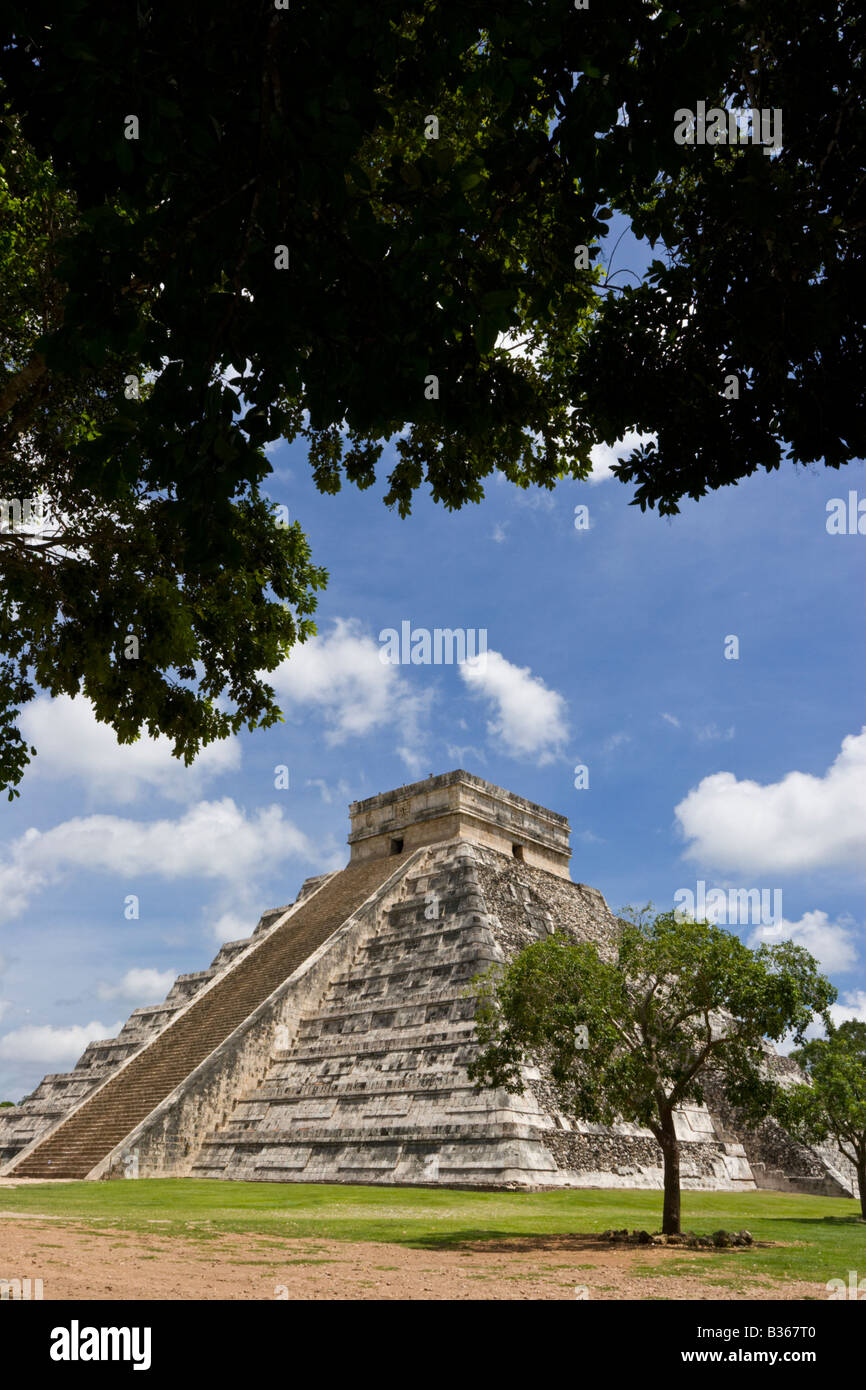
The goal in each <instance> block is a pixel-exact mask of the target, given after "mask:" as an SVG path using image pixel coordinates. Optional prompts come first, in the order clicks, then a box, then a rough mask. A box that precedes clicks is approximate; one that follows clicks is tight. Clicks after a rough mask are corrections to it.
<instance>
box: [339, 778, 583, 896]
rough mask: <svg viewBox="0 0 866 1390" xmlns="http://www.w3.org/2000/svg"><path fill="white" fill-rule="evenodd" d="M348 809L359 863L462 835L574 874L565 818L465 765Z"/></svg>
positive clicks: (355, 858)
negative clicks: (477, 775) (466, 768)
mask: <svg viewBox="0 0 866 1390" xmlns="http://www.w3.org/2000/svg"><path fill="white" fill-rule="evenodd" d="M349 815H350V816H351V819H352V830H351V834H350V835H349V844H350V845H351V847H352V858H351V862H353V863H355V862H357V861H358V860H362V859H381V858H384V857H385V856H386V855H391V854H403V853H406V852H409V851H411V850H414V849H419V848H420V847H421V846H422V845H432V844H436V843H438V842H439V841H442V840H457V839H461V840H469V841H471V842H472V843H473V844H476V845H484V846H486V847H487V848H489V849H495V850H498V851H499V852H500V854H510V855H512V856H513V857H514V858H515V859H520V860H522V861H523V862H524V863H527V864H532V865H534V866H535V867H536V868H539V869H546V870H547V872H548V873H551V874H557V875H558V876H559V877H560V878H570V874H569V868H568V862H569V860H570V858H571V850H570V848H569V843H568V836H569V824H568V821H567V819H566V817H565V816H560V815H558V814H557V813H556V811H548V809H547V808H546V807H545V806H538V805H536V803H535V802H534V801H527V800H526V798H525V797H523V796H517V795H516V794H515V793H514V792H509V791H506V790H505V789H504V787H497V786H495V785H494V784H493V783H492V782H486V781H485V780H484V778H483V777H475V776H473V775H472V773H471V772H464V771H463V770H462V769H458V770H457V771H456V772H444V773H442V774H441V775H440V776H439V777H432V776H431V777H427V778H426V779H425V780H424V781H423V782H411V783H410V784H409V785H408V786H405V787H398V788H396V789H395V790H394V791H390V792H382V793H380V795H379V796H370V797H367V799H366V800H365V801H353V802H352V804H351V805H350V807H349Z"/></svg>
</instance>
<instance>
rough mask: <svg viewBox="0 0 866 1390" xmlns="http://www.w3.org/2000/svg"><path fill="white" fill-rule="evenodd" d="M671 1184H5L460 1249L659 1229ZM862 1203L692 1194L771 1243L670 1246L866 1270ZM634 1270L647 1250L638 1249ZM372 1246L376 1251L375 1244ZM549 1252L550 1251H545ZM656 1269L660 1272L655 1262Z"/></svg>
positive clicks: (123, 1217)
mask: <svg viewBox="0 0 866 1390" xmlns="http://www.w3.org/2000/svg"><path fill="white" fill-rule="evenodd" d="M661 1207H662V1194H661V1192H656V1191H652V1192H646V1191H623V1190H621V1189H618V1190H614V1191H586V1190H577V1191H575V1190H572V1191H569V1192H457V1191H449V1190H445V1189H441V1188H400V1187H391V1188H388V1187H350V1186H346V1187H342V1186H330V1185H319V1184H312V1183H291V1184H281V1183H279V1184H278V1183H245V1182H219V1181H207V1180H200V1179H187V1178H176V1179H166V1178H143V1179H139V1180H138V1181H130V1182H93V1183H90V1182H81V1183H68V1184H67V1183H63V1184H59V1183H58V1184H46V1185H45V1186H38V1187H37V1186H33V1187H30V1186H27V1187H18V1188H0V1210H4V1211H8V1212H10V1213H11V1212H18V1211H20V1212H32V1213H40V1214H43V1215H45V1216H52V1217H59V1218H62V1219H63V1220H64V1222H68V1223H70V1224H73V1225H82V1224H83V1225H85V1226H87V1227H88V1228H89V1229H90V1230H98V1229H99V1226H100V1225H105V1226H108V1227H111V1228H113V1229H118V1228H120V1229H125V1230H141V1231H147V1232H148V1233H149V1234H151V1235H156V1234H158V1235H160V1236H167V1237H169V1238H170V1237H171V1236H173V1235H182V1236H183V1237H184V1238H185V1239H187V1240H188V1239H190V1238H197V1239H200V1240H204V1241H207V1240H208V1239H213V1238H214V1237H217V1236H219V1235H222V1234H223V1233H225V1232H234V1233H240V1234H243V1233H249V1234H250V1235H256V1236H258V1237H261V1236H270V1237H279V1238H283V1237H293V1236H294V1237H297V1236H307V1237H310V1236H311V1237H319V1238H329V1239H332V1240H334V1239H336V1240H354V1241H370V1242H371V1243H376V1242H393V1243H396V1244H401V1245H408V1246H413V1247H415V1248H416V1249H428V1250H433V1249H446V1248H448V1249H451V1250H453V1251H458V1250H459V1248H460V1247H461V1245H463V1244H465V1243H466V1242H468V1241H478V1240H484V1241H492V1242H495V1241H499V1240H501V1241H502V1242H503V1253H504V1251H505V1248H506V1246H507V1238H508V1237H523V1238H524V1239H525V1238H527V1237H532V1236H550V1235H570V1234H576V1233H580V1234H586V1233H592V1232H598V1231H603V1230H606V1229H607V1228H608V1227H611V1226H613V1227H623V1226H627V1227H629V1229H632V1228H637V1229H646V1230H648V1231H655V1230H658V1228H659V1225H660V1221H661ZM858 1217H859V1204H858V1203H855V1202H854V1201H850V1200H848V1201H846V1200H844V1199H835V1198H821V1197H799V1196H789V1195H787V1194H781V1193H777V1192H742V1193H729V1192H684V1193H683V1222H682V1225H683V1230H694V1231H696V1232H697V1233H698V1234H699V1235H710V1234H711V1233H712V1232H713V1231H715V1230H718V1229H719V1228H720V1227H724V1228H725V1229H726V1230H739V1229H740V1228H742V1227H746V1228H747V1229H748V1230H750V1231H751V1232H752V1234H753V1236H754V1237H755V1238H756V1240H767V1241H775V1242H777V1244H776V1246H775V1247H774V1248H772V1249H762V1248H758V1249H749V1248H746V1249H737V1250H719V1251H716V1250H713V1251H677V1252H676V1253H674V1252H670V1253H669V1254H666V1257H665V1261H664V1270H665V1271H666V1272H667V1271H669V1272H670V1273H671V1274H682V1273H684V1272H688V1273H692V1274H694V1273H706V1274H707V1275H708V1276H712V1278H713V1279H714V1280H716V1281H718V1279H719V1276H720V1275H722V1276H724V1275H725V1274H729V1275H730V1276H731V1277H733V1278H735V1279H736V1280H737V1282H741V1280H742V1277H743V1275H746V1276H748V1277H749V1281H750V1282H754V1283H755V1285H756V1288H755V1292H756V1294H757V1295H758V1296H760V1282H761V1276H765V1277H766V1278H767V1279H768V1280H770V1281H772V1280H774V1279H805V1280H815V1281H820V1282H821V1283H822V1284H823V1283H825V1282H826V1280H827V1279H831V1278H842V1279H845V1280H847V1277H848V1271H849V1270H852V1269H853V1270H857V1271H859V1277H861V1278H862V1277H863V1276H866V1224H864V1223H862V1222H859V1221H858V1219H857V1218H858ZM633 1253H634V1272H635V1273H640V1272H642V1271H644V1270H645V1272H646V1273H650V1272H651V1267H650V1266H648V1265H646V1263H645V1261H646V1253H645V1250H642V1249H640V1248H635V1249H634V1252H633ZM371 1254H372V1252H371ZM539 1258H540V1259H541V1258H543V1253H542V1252H541V1251H539ZM654 1272H655V1273H656V1275H658V1273H659V1272H660V1271H659V1268H658V1265H655V1269H654Z"/></svg>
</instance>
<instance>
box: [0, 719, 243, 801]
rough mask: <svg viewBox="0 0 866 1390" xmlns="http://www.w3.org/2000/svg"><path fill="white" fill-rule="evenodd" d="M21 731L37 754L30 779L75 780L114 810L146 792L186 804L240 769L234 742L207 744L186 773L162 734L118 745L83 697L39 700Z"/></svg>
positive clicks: (222, 741)
mask: <svg viewBox="0 0 866 1390" xmlns="http://www.w3.org/2000/svg"><path fill="white" fill-rule="evenodd" d="M21 729H22V732H23V734H24V737H25V738H26V739H27V740H28V742H29V743H32V744H34V745H35V747H36V748H37V750H38V753H39V756H38V757H37V758H36V759H35V761H34V763H33V769H32V771H33V775H34V776H37V777H38V776H42V777H51V778H55V779H56V778H66V777H74V778H77V779H78V780H79V781H81V782H82V783H84V784H85V785H86V786H87V787H88V789H89V790H90V791H92V792H95V793H98V794H99V795H100V796H103V797H105V798H107V799H108V800H109V801H112V802H114V803H115V804H118V805H126V804H128V803H129V802H131V801H135V800H136V798H138V797H139V796H141V795H142V793H143V792H145V791H147V790H149V789H150V790H154V791H157V792H160V793H161V794H162V795H163V796H167V797H170V798H171V799H173V800H188V799H191V798H192V797H194V796H197V795H200V794H201V790H202V787H203V785H204V783H205V782H207V781H208V780H209V779H211V778H213V777H218V776H221V775H222V774H223V773H227V772H236V771H237V769H238V768H239V767H240V764H241V750H240V745H239V743H238V741H237V739H234V738H230V739H224V740H220V741H218V742H216V743H211V744H208V746H207V747H206V748H203V749H202V751H201V752H200V753H199V755H198V757H197V758H196V760H195V762H193V763H192V764H191V766H190V767H186V766H185V765H184V763H183V761H182V760H180V759H178V758H174V757H172V753H171V748H172V745H171V741H170V740H169V739H167V738H166V737H165V736H164V735H162V734H161V735H160V736H159V737H158V738H150V737H149V736H148V735H146V734H143V735H142V736H141V737H140V738H139V739H138V740H137V742H135V743H125V744H121V743H118V741H117V737H116V735H115V733H114V730H113V729H112V728H110V727H109V725H108V724H100V723H99V722H98V721H97V719H96V716H95V714H94V712H93V706H92V705H91V703H90V701H89V700H87V699H86V698H85V697H84V696H83V695H75V696H69V695H59V696H57V698H55V699H52V698H51V697H50V696H48V695H44V696H39V698H38V699H36V700H34V701H33V702H32V703H31V704H29V705H27V706H26V707H25V709H24V711H23V712H22V715H21Z"/></svg>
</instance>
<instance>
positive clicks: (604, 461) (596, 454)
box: [586, 430, 655, 483]
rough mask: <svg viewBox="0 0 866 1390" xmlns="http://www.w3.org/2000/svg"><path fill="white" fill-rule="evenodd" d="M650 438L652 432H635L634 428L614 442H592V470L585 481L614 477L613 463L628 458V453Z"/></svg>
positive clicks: (651, 437) (653, 436) (653, 437)
mask: <svg viewBox="0 0 866 1390" xmlns="http://www.w3.org/2000/svg"><path fill="white" fill-rule="evenodd" d="M651 439H655V435H654V434H637V433H636V432H635V431H634V430H629V432H628V434H624V435H623V437H622V439H618V440H617V441H616V443H615V444H593V446H592V449H591V450H590V453H589V457H590V460H591V462H592V472H591V473H590V474H589V476H588V477H587V479H586V481H587V482H588V483H602V482H604V480H605V479H606V478H612V477H614V472H613V466H614V464H615V463H619V462H620V461H621V460H622V459H625V458H628V455H629V454H630V453H631V452H632V450H633V449H636V448H637V446H638V445H639V444H645V443H647V442H648V441H649V440H651Z"/></svg>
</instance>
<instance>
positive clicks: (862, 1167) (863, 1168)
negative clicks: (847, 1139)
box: [857, 1158, 866, 1221]
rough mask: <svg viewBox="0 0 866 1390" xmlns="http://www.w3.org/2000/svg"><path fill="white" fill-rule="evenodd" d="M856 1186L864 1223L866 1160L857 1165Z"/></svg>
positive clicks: (865, 1208) (865, 1217)
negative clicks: (858, 1191) (858, 1189)
mask: <svg viewBox="0 0 866 1390" xmlns="http://www.w3.org/2000/svg"><path fill="white" fill-rule="evenodd" d="M857 1186H858V1187H859V1188H860V1215H861V1216H862V1217H863V1220H864V1221H866V1158H864V1159H863V1160H862V1162H860V1163H858V1164H857Z"/></svg>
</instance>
